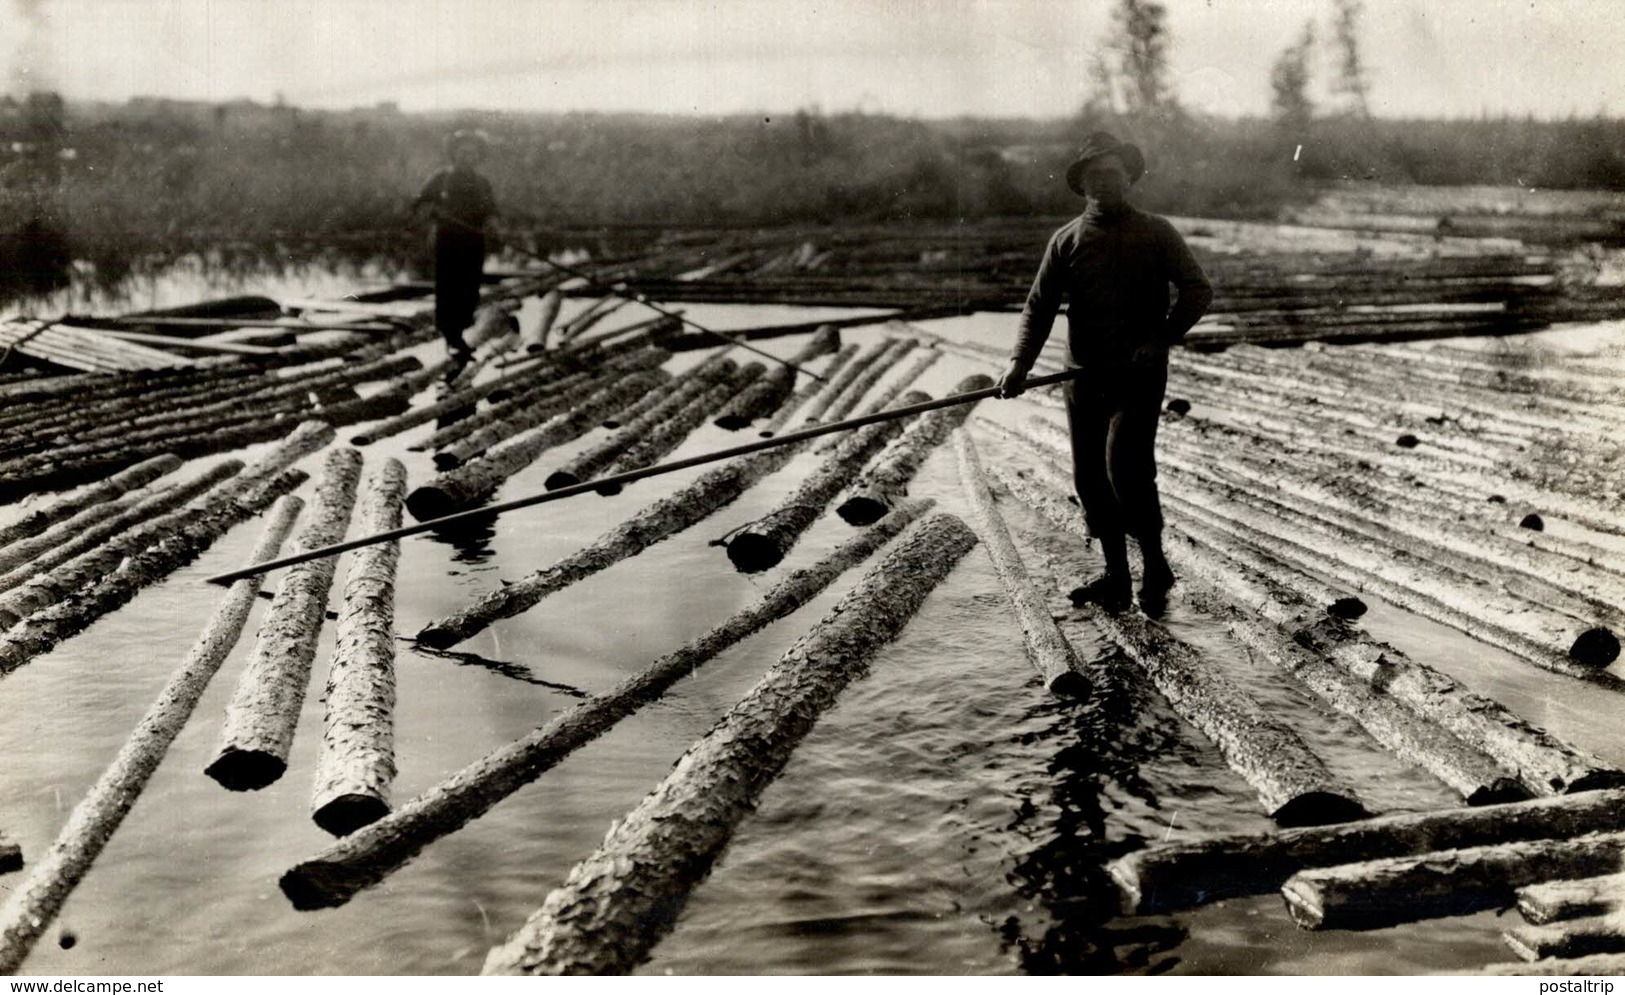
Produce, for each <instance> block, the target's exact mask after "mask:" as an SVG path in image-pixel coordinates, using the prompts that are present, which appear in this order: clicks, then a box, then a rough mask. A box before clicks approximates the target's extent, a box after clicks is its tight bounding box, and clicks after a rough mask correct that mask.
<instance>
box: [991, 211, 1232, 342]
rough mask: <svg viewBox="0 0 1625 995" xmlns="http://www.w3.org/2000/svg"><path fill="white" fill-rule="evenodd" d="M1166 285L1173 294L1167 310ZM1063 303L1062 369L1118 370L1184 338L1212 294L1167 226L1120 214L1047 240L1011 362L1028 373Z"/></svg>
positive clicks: (1090, 219) (1094, 218) (1082, 221)
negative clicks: (1148, 348) (1145, 348)
mask: <svg viewBox="0 0 1625 995" xmlns="http://www.w3.org/2000/svg"><path fill="white" fill-rule="evenodd" d="M1169 284H1172V285H1173V286H1174V287H1175V289H1176V290H1177V291H1178V295H1179V296H1178V299H1177V302H1176V303H1174V306H1173V309H1172V310H1169V294H1168V286H1169ZM1063 299H1064V300H1066V301H1067V302H1068V307H1067V326H1068V335H1067V362H1068V364H1069V365H1071V366H1085V367H1087V366H1094V365H1096V364H1099V365H1102V366H1106V367H1120V366H1121V365H1122V364H1124V363H1126V362H1127V361H1128V359H1129V358H1130V357H1131V356H1132V355H1133V354H1134V351H1135V350H1136V349H1137V348H1138V347H1140V346H1142V345H1149V344H1161V345H1173V344H1174V343H1176V342H1178V341H1179V340H1180V339H1181V338H1183V337H1184V335H1185V333H1186V332H1187V331H1189V330H1190V327H1191V326H1192V325H1194V324H1196V321H1197V319H1198V318H1200V317H1201V316H1202V314H1203V312H1205V311H1206V310H1207V306H1208V305H1209V304H1211V303H1212V302H1213V288H1212V286H1210V285H1209V284H1208V281H1207V277H1206V276H1205V275H1203V273H1202V267H1201V266H1199V265H1198V264H1197V262H1196V258H1195V257H1194V256H1192V255H1191V251H1190V249H1189V247H1187V246H1186V245H1185V240H1184V239H1182V238H1180V237H1179V232H1177V231H1175V230H1174V226H1173V225H1171V224H1169V223H1168V221H1167V219H1165V218H1160V217H1158V216H1157V215H1155V214H1147V213H1146V212H1144V211H1141V210H1138V209H1136V208H1133V207H1125V208H1124V209H1123V210H1121V211H1119V212H1116V213H1114V214H1102V213H1100V212H1097V211H1094V210H1090V211H1085V212H1084V213H1083V214H1081V215H1079V216H1078V217H1077V218H1075V219H1073V220H1072V221H1071V222H1070V223H1069V224H1067V225H1066V226H1065V227H1063V228H1061V229H1060V230H1059V231H1057V232H1056V233H1055V234H1054V235H1052V236H1051V237H1050V240H1049V246H1048V247H1047V248H1046V249H1045V250H1044V259H1043V261H1042V262H1041V263H1040V264H1039V266H1038V275H1037V276H1036V277H1035V278H1034V279H1033V286H1032V290H1031V291H1029V292H1028V294H1027V306H1026V308H1025V309H1023V311H1022V313H1021V331H1020V334H1019V336H1018V338H1017V340H1016V348H1015V351H1014V352H1013V353H1012V355H1011V358H1012V359H1016V360H1020V361H1021V363H1022V364H1023V365H1024V366H1026V367H1028V368H1030V367H1031V366H1032V364H1033V361H1034V360H1036V359H1037V358H1038V351H1039V350H1040V349H1042V348H1043V347H1044V341H1045V340H1046V339H1048V338H1049V333H1050V328H1051V327H1052V326H1053V325H1054V323H1055V314H1056V312H1057V311H1058V310H1059V309H1060V306H1061V302H1062V300H1063Z"/></svg>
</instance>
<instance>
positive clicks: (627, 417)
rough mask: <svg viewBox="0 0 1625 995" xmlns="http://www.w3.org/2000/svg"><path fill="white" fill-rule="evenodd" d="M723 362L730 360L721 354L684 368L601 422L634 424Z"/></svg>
mask: <svg viewBox="0 0 1625 995" xmlns="http://www.w3.org/2000/svg"><path fill="white" fill-rule="evenodd" d="M723 362H728V361H727V360H723V359H722V358H721V357H720V356H713V357H712V358H710V359H708V360H706V361H705V362H703V363H701V364H700V365H698V366H695V367H692V368H690V369H687V370H684V371H683V372H682V373H678V374H674V375H673V376H672V378H671V379H670V380H668V381H666V382H665V383H663V384H661V385H660V386H659V387H656V388H655V389H654V390H651V391H649V393H647V394H645V395H643V396H642V397H640V398H638V400H637V402H636V403H634V404H632V405H629V406H628V407H625V408H622V409H621V410H620V411H617V412H615V413H614V414H611V415H610V416H609V417H608V418H605V419H604V420H603V422H602V423H601V424H602V425H603V427H604V428H607V429H618V428H620V427H621V426H623V425H630V424H632V423H633V422H635V421H637V420H638V419H640V418H642V417H643V416H644V415H646V414H648V413H649V412H651V411H653V410H654V409H655V408H658V407H661V406H662V405H665V404H666V403H667V401H668V399H669V398H670V397H671V396H672V395H673V394H675V393H677V392H678V391H680V390H682V389H683V388H684V387H685V386H686V385H687V384H688V383H689V381H690V380H691V379H692V378H693V377H694V376H695V375H697V374H709V373H710V372H712V371H714V370H715V369H716V368H717V366H718V365H719V364H721V363H723ZM729 369H730V370H731V369H732V367H731V366H730V367H729ZM685 403H686V399H685ZM681 406H682V405H676V406H673V407H671V408H669V409H668V411H675V410H677V409H678V408H680V407H681Z"/></svg>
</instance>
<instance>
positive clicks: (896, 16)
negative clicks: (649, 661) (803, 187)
mask: <svg viewBox="0 0 1625 995" xmlns="http://www.w3.org/2000/svg"><path fill="white" fill-rule="evenodd" d="M1165 4H1166V6H1167V8H1168V26H1169V29H1170V31H1171V34H1172V43H1171V52H1170V63H1171V69H1172V75H1173V80H1174V84H1175V88H1176V91H1177V93H1178V96H1179V98H1180V99H1181V101H1182V102H1183V103H1185V104H1186V105H1187V106H1189V107H1192V108H1194V109H1196V110H1199V111H1204V112H1208V113H1214V114H1221V115H1232V116H1233V115H1246V114H1263V113H1266V112H1267V111H1268V107H1269V83H1268V80H1269V70H1270V66H1271V64H1272V63H1273V62H1274V60H1275V58H1276V57H1277V55H1278V54H1279V53H1280V52H1281V50H1282V49H1283V48H1285V47H1286V46H1287V45H1288V44H1290V43H1291V42H1292V41H1293V40H1294V39H1295V38H1296V37H1297V36H1298V35H1299V34H1300V33H1301V32H1302V30H1303V27H1304V25H1305V24H1306V23H1309V22H1313V23H1314V24H1315V26H1316V29H1317V32H1318V34H1319V35H1320V36H1321V37H1322V38H1323V39H1329V38H1330V36H1331V31H1330V26H1329V15H1330V10H1331V0H1165ZM1112 6H1113V3H1112V2H1111V0H0V10H4V13H3V14H0V17H3V21H0V60H4V61H0V83H3V84H4V85H5V86H6V87H7V88H8V89H9V90H10V91H11V92H13V93H14V94H15V93H19V92H26V91H27V90H29V89H35V88H53V89H57V90H59V91H60V92H61V93H63V95H64V96H66V97H67V98H68V99H70V100H73V99H81V100H114V101H121V100H124V99H126V98H128V97H131V96H163V97H175V98H182V99H196V100H231V99H236V98H249V99H253V100H258V101H262V102H269V101H272V100H274V99H276V98H277V97H278V95H281V96H282V97H283V98H284V99H286V100H287V101H288V102H290V103H295V104H299V105H302V106H312V107H331V108H342V107H352V106H365V105H370V104H374V103H377V102H380V101H396V102H398V103H399V104H400V105H401V107H402V108H403V109H406V110H453V109H464V108H490V109H499V110H538V111H571V110H600V111H648V112H657V113H678V114H703V115H713V114H729V113H746V112H754V111H780V112H783V111H790V110H794V109H798V108H803V107H807V108H812V107H816V108H820V109H822V110H824V111H829V112H840V111H850V110H863V111H868V112H875V113H890V114H899V115H914V116H923V117H934V118H935V117H953V116H960V115H975V116H997V117H1039V118H1053V117H1064V116H1068V115H1070V114H1073V113H1075V112H1076V111H1077V109H1078V107H1079V106H1080V105H1081V104H1082V102H1083V99H1084V97H1085V95H1086V93H1087V92H1088V66H1089V65H1090V63H1091V61H1092V60H1093V59H1094V58H1095V57H1096V56H1097V55H1099V54H1100V53H1101V51H1102V46H1103V44H1104V39H1105V36H1106V33H1107V28H1108V24H1109V20H1110V16H1109V13H1110V9H1111V7H1112ZM1361 41H1362V44H1363V48H1364V54H1365V57H1366V61H1367V63H1368V65H1369V70H1370V80H1371V89H1370V95H1371V108H1372V111H1373V113H1375V114H1378V115H1381V116H1390V117H1462V116H1476V115H1478V114H1480V113H1483V112H1488V113H1490V114H1501V113H1510V114H1515V115H1523V114H1526V113H1533V114H1535V115H1537V116H1542V117H1561V116H1567V115H1569V114H1571V113H1577V114H1581V115H1590V114H1594V113H1599V112H1602V113H1611V114H1613V115H1616V116H1625V69H1622V68H1620V64H1621V63H1620V60H1619V59H1618V57H1617V54H1618V53H1620V52H1625V0H1366V2H1365V14H1364V18H1363V30H1362V36H1361ZM1331 65H1332V59H1331V55H1330V53H1329V51H1327V50H1326V49H1324V48H1321V49H1319V50H1317V53H1316V62H1315V64H1314V72H1315V78H1316V79H1317V81H1318V85H1317V89H1319V90H1323V89H1324V81H1325V80H1326V78H1327V76H1328V74H1329V71H1330V68H1331Z"/></svg>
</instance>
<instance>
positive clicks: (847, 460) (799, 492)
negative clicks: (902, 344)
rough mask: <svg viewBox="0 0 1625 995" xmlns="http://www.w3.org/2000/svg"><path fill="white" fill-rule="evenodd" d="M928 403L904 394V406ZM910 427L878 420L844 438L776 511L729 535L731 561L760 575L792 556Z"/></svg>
mask: <svg viewBox="0 0 1625 995" xmlns="http://www.w3.org/2000/svg"><path fill="white" fill-rule="evenodd" d="M930 399H931V398H930V396H929V395H927V394H924V393H921V392H919V391H914V392H911V393H909V394H905V395H904V396H903V404H905V405H907V404H919V403H921V402H923V401H928V400H930ZM906 424H907V421H906V420H902V419H899V420H896V421H886V422H876V423H875V424H873V425H865V426H863V427H862V428H859V429H857V430H855V431H853V432H852V433H851V434H850V435H847V436H845V437H844V438H843V439H842V440H841V444H840V446H839V447H838V448H837V449H836V450H835V452H834V453H833V454H832V455H830V456H828V457H826V458H825V459H824V461H823V462H822V463H820V464H819V465H818V467H817V469H815V470H813V471H812V472H811V473H809V474H807V476H806V478H805V479H803V480H802V482H801V484H800V485H799V486H798V487H796V489H795V490H794V491H792V492H790V494H789V496H787V497H786V498H785V499H784V500H783V501H780V502H779V504H778V506H777V507H775V508H774V509H773V510H772V511H770V512H768V513H767V514H766V515H763V516H762V517H761V518H758V519H757V520H756V521H754V522H751V523H749V524H747V525H744V526H741V527H740V528H738V529H735V530H734V531H733V532H731V533H729V535H728V536H727V537H726V539H725V540H723V542H724V545H725V546H726V547H727V550H728V559H729V561H730V562H732V563H733V565H734V566H735V567H736V568H737V569H739V570H740V571H742V572H744V573H760V572H762V571H763V570H770V569H772V568H773V567H774V566H776V565H778V564H779V563H780V562H781V561H783V559H784V558H785V556H787V555H789V552H790V550H791V548H792V547H794V546H795V544H796V541H797V540H798V539H800V538H801V534H802V533H803V532H806V531H807V529H808V528H810V527H811V526H812V523H813V522H815V521H817V520H818V516H819V515H821V514H823V512H824V509H825V508H826V507H828V506H829V503H830V501H831V500H833V499H834V497H835V495H836V494H837V493H839V492H840V489H841V487H842V486H843V485H844V484H845V483H846V482H847V481H848V480H850V479H852V475H853V474H855V473H857V472H858V470H859V469H861V468H862V467H863V465H864V464H865V463H867V462H869V460H870V458H871V457H873V456H874V455H875V453H877V452H879V451H880V450H881V447H883V446H885V444H886V443H887V442H888V441H890V440H891V439H894V438H896V437H897V436H898V434H899V433H901V432H902V431H903V429H904V426H905V425H906ZM786 448H790V449H799V448H800V447H799V446H795V445H791V446H788V447H786Z"/></svg>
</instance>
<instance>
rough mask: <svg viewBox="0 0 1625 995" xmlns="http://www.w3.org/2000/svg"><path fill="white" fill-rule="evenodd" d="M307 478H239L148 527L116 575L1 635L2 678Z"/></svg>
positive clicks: (293, 474) (293, 473)
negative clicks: (145, 538)
mask: <svg viewBox="0 0 1625 995" xmlns="http://www.w3.org/2000/svg"><path fill="white" fill-rule="evenodd" d="M323 427H325V426H323ZM329 431H331V429H329ZM262 462H263V461H262ZM251 472H252V471H251ZM247 476H248V474H245V475H244V477H247ZM306 479H307V475H306V474H305V473H303V472H302V471H298V470H287V471H284V472H282V473H280V474H278V475H277V476H275V477H272V478H271V479H269V480H263V479H257V478H256V479H255V482H254V483H253V484H252V485H251V486H248V485H245V482H244V479H243V478H238V479H237V480H234V481H231V482H228V483H227V484H225V485H224V486H222V487H220V488H217V489H216V491H215V492H214V493H213V494H211V495H209V497H208V498H206V499H205V500H204V501H203V502H202V503H201V504H199V505H197V506H194V507H188V508H182V509H180V510H178V511H174V512H171V513H170V514H168V515H165V516H163V517H162V518H159V519H155V520H154V521H152V522H149V523H148V524H147V525H146V526H144V527H143V530H144V531H145V532H146V533H147V534H148V535H149V536H151V541H150V542H147V543H145V544H144V548H142V549H141V551H139V552H136V553H133V554H132V555H130V556H129V557H128V558H127V559H126V560H125V562H124V563H122V564H121V565H120V566H119V568H118V569H117V570H115V571H113V572H112V573H110V574H107V575H106V576H104V577H102V578H101V579H100V580H98V581H95V582H94V584H93V585H92V586H90V587H88V588H84V589H81V590H79V591H77V592H75V594H74V596H73V597H72V598H71V599H69V600H67V601H63V602H59V603H57V604H54V605H52V606H50V607H49V608H46V609H45V610H43V611H38V612H35V613H34V614H32V615H30V616H28V617H27V618H25V619H23V620H22V621H21V622H19V623H18V624H17V625H15V626H13V627H12V628H11V629H10V631H8V632H6V633H4V634H3V635H0V675H4V674H6V673H9V672H10V671H12V670H15V669H17V668H18V667H20V666H22V665H23V664H25V663H27V662H28V661H29V660H32V659H33V658H34V657H36V656H38V655H39V654H41V653H43V652H45V651H46V650H48V649H50V648H51V647H53V646H55V645H56V644H57V643H60V642H61V641H63V640H64V639H68V638H70V637H72V636H74V635H76V634H78V633H80V632H82V631H84V630H85V629H86V628H87V627H88V626H89V625H90V624H91V623H92V622H94V621H95V620H96V619H98V618H101V617H102V616H103V615H106V614H107V613H108V612H111V611H114V610H116V609H118V608H119V607H121V606H123V605H124V604H126V603H128V602H129V601H130V599H132V598H134V597H135V596H136V595H137V594H138V593H140V591H141V589H142V588H143V587H146V586H147V585H149V584H154V583H157V582H158V581H160V580H162V579H164V578H165V577H167V576H169V575H170V574H171V573H173V572H174V571H175V570H177V569H179V568H180V567H182V566H184V565H186V564H187V563H190V562H191V561H192V560H193V559H195V558H196V557H197V556H198V555H199V554H201V553H202V552H203V551H204V550H206V549H208V548H209V546H210V545H212V544H213V543H214V541H215V540H216V539H218V538H219V537H220V536H222V535H224V534H225V532H226V530H227V529H229V528H231V527H232V526H233V525H236V524H237V523H238V522H241V521H244V520H245V519H248V518H250V517H252V516H253V515H255V514H258V513H259V512H260V511H262V510H263V509H265V508H266V507H268V506H269V505H270V504H271V502H273V501H275V500H276V499H277V498H279V497H281V496H282V495H283V494H286V493H287V492H289V491H291V490H293V489H294V488H296V487H298V486H299V485H300V484H301V483H303V482H304V481H305V480H306Z"/></svg>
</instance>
